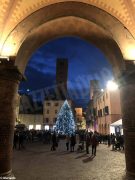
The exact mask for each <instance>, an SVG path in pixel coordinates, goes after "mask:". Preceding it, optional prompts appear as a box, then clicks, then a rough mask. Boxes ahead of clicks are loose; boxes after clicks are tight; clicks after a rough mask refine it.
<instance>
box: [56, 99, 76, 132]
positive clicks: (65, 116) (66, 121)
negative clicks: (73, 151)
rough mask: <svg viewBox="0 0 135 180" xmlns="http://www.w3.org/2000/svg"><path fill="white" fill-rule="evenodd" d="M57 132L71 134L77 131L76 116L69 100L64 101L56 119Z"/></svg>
mask: <svg viewBox="0 0 135 180" xmlns="http://www.w3.org/2000/svg"><path fill="white" fill-rule="evenodd" d="M56 132H60V133H63V134H65V135H71V134H74V133H75V121H74V116H73V113H72V110H71V107H70V106H69V104H68V101H67V100H66V101H65V102H64V104H63V105H62V107H61V109H60V111H59V113H58V116H57V121H56Z"/></svg>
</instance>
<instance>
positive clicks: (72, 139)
mask: <svg viewBox="0 0 135 180" xmlns="http://www.w3.org/2000/svg"><path fill="white" fill-rule="evenodd" d="M75 144H76V139H75V136H74V135H73V134H72V135H71V137H70V152H74V147H75Z"/></svg>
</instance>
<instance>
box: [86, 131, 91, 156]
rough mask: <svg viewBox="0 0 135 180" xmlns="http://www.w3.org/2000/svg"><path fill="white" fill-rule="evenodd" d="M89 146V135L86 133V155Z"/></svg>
mask: <svg viewBox="0 0 135 180" xmlns="http://www.w3.org/2000/svg"><path fill="white" fill-rule="evenodd" d="M90 144H91V138H90V134H89V133H88V132H87V133H86V153H87V154H89V146H90Z"/></svg>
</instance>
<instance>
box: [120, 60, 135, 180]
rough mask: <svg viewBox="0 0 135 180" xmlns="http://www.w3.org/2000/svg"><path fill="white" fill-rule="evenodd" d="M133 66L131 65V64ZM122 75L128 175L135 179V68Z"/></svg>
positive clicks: (121, 92) (121, 91) (121, 90)
mask: <svg viewBox="0 0 135 180" xmlns="http://www.w3.org/2000/svg"><path fill="white" fill-rule="evenodd" d="M130 65H131V64H130ZM130 67H131V68H129V66H128V67H126V70H125V71H124V72H123V73H122V74H121V77H120V79H119V83H120V95H121V107H122V119H123V130H124V137H125V158H126V171H127V174H129V175H132V176H134V177H135V66H134V64H133V63H132V66H130Z"/></svg>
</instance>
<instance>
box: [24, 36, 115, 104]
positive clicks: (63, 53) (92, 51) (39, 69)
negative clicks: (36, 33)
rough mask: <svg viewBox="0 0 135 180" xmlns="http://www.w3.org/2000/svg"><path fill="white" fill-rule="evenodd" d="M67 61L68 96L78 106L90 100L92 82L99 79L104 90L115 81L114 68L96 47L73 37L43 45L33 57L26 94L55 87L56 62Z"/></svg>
mask: <svg viewBox="0 0 135 180" xmlns="http://www.w3.org/2000/svg"><path fill="white" fill-rule="evenodd" d="M58 57H59V58H68V63H69V64H68V67H69V69H68V92H69V95H70V97H71V98H72V99H73V100H74V101H75V102H76V105H77V106H83V107H85V106H86V104H87V103H88V100H89V89H90V80H92V79H98V80H99V81H100V85H101V88H104V87H105V84H106V82H107V81H108V80H110V79H112V78H113V75H112V68H111V65H110V64H109V62H108V61H107V59H106V57H105V56H104V54H103V53H102V52H101V51H100V50H99V49H98V48H96V47H95V46H94V45H92V44H90V43H88V42H86V41H84V40H82V39H79V38H74V37H64V38H59V39H55V40H53V41H50V42H48V43H46V44H44V45H43V46H42V47H40V48H39V49H37V51H36V52H34V53H33V55H32V56H31V58H30V60H29V63H28V65H27V68H26V71H25V76H26V77H27V81H26V82H23V83H21V84H20V90H21V91H23V92H25V91H26V90H27V89H30V92H31V93H32V91H33V90H38V89H42V88H44V89H46V88H50V89H51V88H52V87H53V86H54V85H55V73H56V59H57V58H58Z"/></svg>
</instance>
